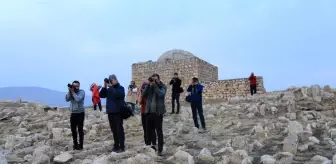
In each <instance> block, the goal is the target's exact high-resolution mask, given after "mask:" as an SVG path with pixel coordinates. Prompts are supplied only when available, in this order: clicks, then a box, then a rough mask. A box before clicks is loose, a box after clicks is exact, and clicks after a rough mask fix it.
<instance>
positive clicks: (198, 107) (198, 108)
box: [190, 103, 206, 128]
mask: <svg viewBox="0 0 336 164" xmlns="http://www.w3.org/2000/svg"><path fill="white" fill-rule="evenodd" d="M190 105H191V111H192V116H193V120H194V125H195V127H196V128H199V124H198V120H197V113H198V115H199V117H200V120H201V125H202V128H206V127H205V121H204V115H203V107H202V103H191V104H190Z"/></svg>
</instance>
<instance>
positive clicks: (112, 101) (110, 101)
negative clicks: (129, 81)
mask: <svg viewBox="0 0 336 164" xmlns="http://www.w3.org/2000/svg"><path fill="white" fill-rule="evenodd" d="M99 96H100V97H101V98H106V113H107V114H113V113H120V109H121V108H122V107H123V105H124V104H125V100H124V99H125V89H124V87H123V86H121V85H120V84H119V83H118V84H116V85H114V86H112V87H109V88H105V87H104V88H102V89H101V90H100V92H99Z"/></svg>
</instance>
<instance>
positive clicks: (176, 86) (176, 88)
mask: <svg viewBox="0 0 336 164" xmlns="http://www.w3.org/2000/svg"><path fill="white" fill-rule="evenodd" d="M181 83H182V81H181V80H180V78H179V77H178V74H177V73H174V77H173V79H172V80H171V81H170V83H169V85H173V87H172V112H171V114H174V113H175V110H174V109H175V101H176V105H177V111H176V114H178V113H179V112H180V93H181V89H182V88H181Z"/></svg>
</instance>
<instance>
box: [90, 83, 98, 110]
mask: <svg viewBox="0 0 336 164" xmlns="http://www.w3.org/2000/svg"><path fill="white" fill-rule="evenodd" d="M91 90H92V102H93V105H96V104H98V103H99V102H100V97H99V86H97V85H96V84H92V85H91Z"/></svg>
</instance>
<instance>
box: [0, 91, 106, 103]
mask: <svg viewBox="0 0 336 164" xmlns="http://www.w3.org/2000/svg"><path fill="white" fill-rule="evenodd" d="M65 94H66V93H65V92H60V91H55V90H51V89H46V88H40V87H4V88H0V100H12V101H17V100H19V99H20V98H22V100H23V101H28V102H38V103H41V104H46V105H50V106H69V103H68V102H65ZM85 94H86V97H85V103H84V105H85V106H90V105H92V101H91V93H85ZM102 103H103V104H102V105H104V104H105V101H104V99H102Z"/></svg>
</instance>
